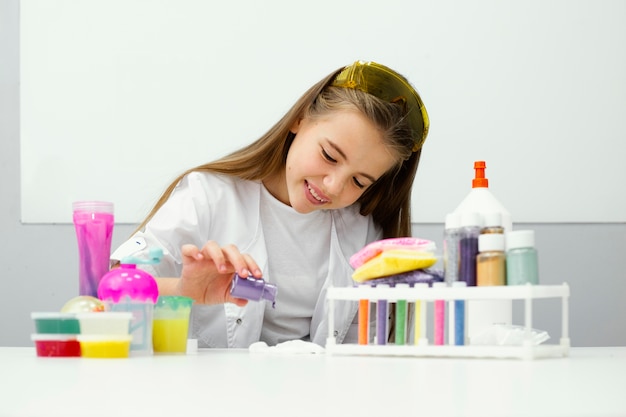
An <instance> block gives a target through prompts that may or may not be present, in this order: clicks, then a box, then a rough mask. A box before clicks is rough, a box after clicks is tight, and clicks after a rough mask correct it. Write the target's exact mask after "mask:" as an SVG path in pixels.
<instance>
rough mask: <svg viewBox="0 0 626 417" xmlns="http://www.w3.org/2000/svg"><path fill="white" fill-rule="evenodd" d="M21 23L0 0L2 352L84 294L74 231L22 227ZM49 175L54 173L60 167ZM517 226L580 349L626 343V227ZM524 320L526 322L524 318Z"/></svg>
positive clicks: (434, 229)
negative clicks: (533, 248)
mask: <svg viewBox="0 0 626 417" xmlns="http://www.w3.org/2000/svg"><path fill="white" fill-rule="evenodd" d="M18 17H19V2H18V1H17V0H0V196H1V197H0V198H1V200H0V201H1V202H0V236H1V237H2V239H1V241H0V265H2V274H1V278H0V294H2V303H0V345H1V346H30V345H32V343H31V341H30V334H31V333H32V332H33V330H34V329H33V325H32V322H31V320H30V313H31V312H32V311H48V310H51V311H54V310H59V309H60V308H61V307H62V305H63V304H64V303H65V302H66V301H67V300H69V299H70V298H72V297H74V296H75V295H76V294H77V289H78V284H77V269H78V255H77V245H76V240H75V235H74V229H73V226H72V225H71V224H22V222H21V220H20V213H21V207H20V162H19V161H20V131H19V127H20V123H19V117H20V115H19V103H20V94H19V26H18V25H19V18H18ZM622 134H623V132H622ZM43 175H54V172H53V169H51V171H50V172H46V173H43ZM620 180H622V181H623V178H613V179H612V183H614V184H615V187H614V188H615V192H618V193H621V192H623V191H622V189H623V186H622V185H621V184H620ZM582 191H584V190H582ZM557 193H558V191H557ZM515 228H516V229H522V228H528V229H534V230H535V231H536V240H537V249H538V251H539V256H540V275H541V278H540V279H541V282H542V283H543V284H560V283H562V282H567V283H568V284H569V285H570V287H571V293H572V295H571V298H570V336H571V340H572V344H573V345H574V346H624V345H626V324H625V323H624V318H625V317H626V306H625V305H624V303H623V302H622V301H623V299H624V295H626V279H625V278H626V276H625V272H624V271H626V256H625V254H626V224H624V223H516V224H515ZM131 230H132V225H127V224H124V225H116V228H115V231H114V239H113V240H114V242H113V246H117V245H118V244H119V243H120V242H122V241H123V240H124V239H126V237H127V236H128V235H129V233H130V232H131ZM442 232H443V225H442V224H438V223H429V224H415V225H414V235H416V236H420V237H424V238H428V239H433V240H435V241H437V242H441V236H442ZM534 306H535V310H534V311H535V321H534V323H533V324H534V327H536V328H538V329H541V330H546V331H548V333H549V334H550V335H552V336H554V337H555V338H558V336H559V334H560V305H559V303H558V302H555V301H552V300H539V301H536V302H535V304H534ZM516 313H519V311H518V310H517V309H516ZM516 316H517V318H518V319H519V314H516ZM553 340H554V339H553Z"/></svg>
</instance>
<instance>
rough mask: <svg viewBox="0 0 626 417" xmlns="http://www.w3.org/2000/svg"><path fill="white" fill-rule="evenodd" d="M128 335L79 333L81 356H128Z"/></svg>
mask: <svg viewBox="0 0 626 417" xmlns="http://www.w3.org/2000/svg"><path fill="white" fill-rule="evenodd" d="M131 339H132V336H130V335H114V334H111V335H79V336H78V341H79V342H80V350H81V356H82V357H83V358H128V356H129V353H130V341H131Z"/></svg>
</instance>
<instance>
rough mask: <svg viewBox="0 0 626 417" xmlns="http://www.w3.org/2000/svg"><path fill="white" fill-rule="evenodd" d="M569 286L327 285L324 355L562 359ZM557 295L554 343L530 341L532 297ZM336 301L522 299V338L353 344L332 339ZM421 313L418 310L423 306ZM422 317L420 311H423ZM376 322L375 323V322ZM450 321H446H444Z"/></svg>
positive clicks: (566, 339)
mask: <svg viewBox="0 0 626 417" xmlns="http://www.w3.org/2000/svg"><path fill="white" fill-rule="evenodd" d="M569 295H570V290H569V286H568V285H567V284H566V283H564V284H562V285H531V284H526V285H516V286H512V285H511V286H489V287H486V286H485V287H452V286H443V287H437V288H435V287H428V286H426V287H420V288H418V287H417V286H416V287H407V288H398V287H388V288H378V287H370V286H358V287H342V288H340V287H330V288H328V291H327V294H326V299H327V301H328V310H327V315H328V323H329V325H328V327H329V328H328V331H329V333H328V339H327V341H326V353H328V354H331V355H366V356H367V355H370V356H419V357H466V358H518V359H535V358H544V357H566V356H568V355H569V348H570V340H569V336H568V325H569V321H568V320H569ZM540 298H554V299H559V298H560V299H561V307H562V308H561V311H562V314H561V337H560V340H559V343H558V344H539V345H535V344H533V343H532V340H531V338H532V333H531V332H532V311H533V309H532V304H533V300H534V299H540ZM339 300H352V301H359V300H370V301H371V302H377V301H378V300H387V301H388V302H389V303H390V304H391V303H395V302H397V301H398V300H407V302H409V303H411V302H413V303H415V305H417V304H418V303H419V304H420V305H422V304H423V303H424V302H426V303H434V302H436V301H441V300H443V301H446V302H449V301H458V300H522V301H523V305H524V325H523V327H524V337H523V339H524V340H523V343H522V344H521V345H519V346H499V345H474V344H464V345H450V344H445V345H434V344H432V343H430V342H429V341H428V339H426V338H423V339H422V338H420V340H419V343H406V344H402V345H397V344H391V343H387V344H372V343H367V344H356V343H337V341H336V337H335V328H334V314H335V311H334V310H335V303H336V302H337V301H339ZM422 311H423V310H422ZM422 316H423V315H422ZM377 325H378V324H377ZM449 325H450V324H449Z"/></svg>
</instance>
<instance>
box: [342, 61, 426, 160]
mask: <svg viewBox="0 0 626 417" xmlns="http://www.w3.org/2000/svg"><path fill="white" fill-rule="evenodd" d="M330 85H332V86H334V87H341V88H351V89H356V90H360V91H363V92H365V93H368V94H371V95H373V96H374V97H377V98H379V99H381V100H383V101H386V102H389V103H401V104H402V105H403V106H404V107H405V108H406V117H407V119H408V121H409V125H410V127H411V129H412V130H413V135H414V138H413V140H414V145H413V152H416V151H418V150H419V149H421V148H422V145H423V144H424V141H425V140H426V136H427V135H428V128H429V125H430V123H429V120H428V113H426V107H424V103H423V102H422V99H421V98H420V96H419V94H417V91H415V89H414V88H413V87H412V86H411V84H409V82H408V81H407V80H406V79H405V78H404V77H403V76H401V75H400V74H398V73H397V72H395V71H394V70H392V69H391V68H388V67H386V66H384V65H381V64H377V63H375V62H363V61H356V62H355V63H354V64H352V65H349V66H347V67H345V68H344V69H343V70H342V71H341V72H340V73H339V75H337V77H335V79H334V81H333V82H332V83H331V84H330Z"/></svg>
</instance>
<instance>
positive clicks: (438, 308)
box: [433, 282, 447, 345]
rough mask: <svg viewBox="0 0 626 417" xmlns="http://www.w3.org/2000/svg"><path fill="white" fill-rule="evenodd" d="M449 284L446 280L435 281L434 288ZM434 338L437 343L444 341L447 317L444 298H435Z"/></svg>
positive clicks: (441, 343) (440, 343)
mask: <svg viewBox="0 0 626 417" xmlns="http://www.w3.org/2000/svg"><path fill="white" fill-rule="evenodd" d="M446 286H447V285H446V283H445V282H434V283H433V288H438V289H439V288H445V287H446ZM433 314H434V316H435V317H434V340H435V345H443V341H444V334H443V333H444V326H445V319H446V316H445V314H446V303H445V301H444V300H435V306H434V312H433Z"/></svg>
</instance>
